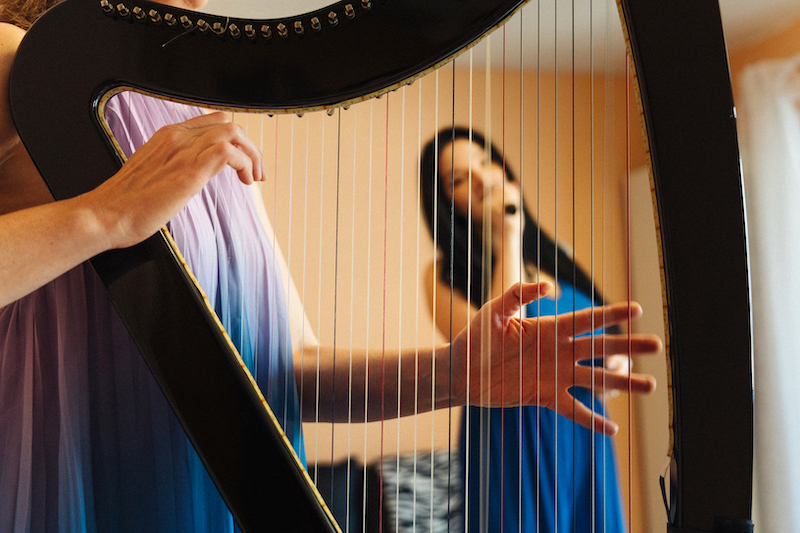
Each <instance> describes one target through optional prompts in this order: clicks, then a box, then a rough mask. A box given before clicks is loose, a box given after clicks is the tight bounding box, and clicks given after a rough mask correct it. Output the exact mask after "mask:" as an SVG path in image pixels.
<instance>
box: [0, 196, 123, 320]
mask: <svg viewBox="0 0 800 533" xmlns="http://www.w3.org/2000/svg"><path fill="white" fill-rule="evenodd" d="M107 243H108V241H107V240H106V236H105V230H104V228H103V226H102V225H101V224H100V222H99V220H98V217H97V216H96V214H95V213H94V212H93V210H92V209H90V208H89V202H88V201H87V197H86V195H82V196H79V197H76V198H73V199H70V200H65V201H61V202H53V203H49V204H45V205H40V206H37V207H32V208H29V209H23V210H20V211H15V212H13V213H8V214H6V215H2V216H0V307H3V306H5V305H8V304H9V303H11V302H13V301H15V300H17V299H19V298H21V297H23V296H25V295H26V294H28V293H30V292H32V291H34V290H36V289H38V288H39V287H41V286H42V285H44V284H46V283H48V282H49V281H51V280H53V279H55V278H56V277H58V276H60V275H61V274H63V273H64V272H66V271H68V270H70V269H71V268H73V267H75V266H77V265H78V264H80V263H82V262H83V261H85V260H87V259H89V258H90V257H93V256H95V255H97V254H98V253H100V252H103V251H105V250H106V249H107V248H108V244H107Z"/></svg>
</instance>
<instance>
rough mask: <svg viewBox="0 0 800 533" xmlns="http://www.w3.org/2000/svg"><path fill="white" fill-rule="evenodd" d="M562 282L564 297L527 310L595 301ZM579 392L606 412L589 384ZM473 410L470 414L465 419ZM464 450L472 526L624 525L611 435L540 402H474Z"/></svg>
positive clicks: (617, 529)
mask: <svg viewBox="0 0 800 533" xmlns="http://www.w3.org/2000/svg"><path fill="white" fill-rule="evenodd" d="M591 303H592V302H591V300H590V299H589V297H588V296H587V295H586V294H584V293H582V292H580V291H574V290H573V288H572V287H571V286H570V285H563V286H562V290H561V294H560V295H559V298H558V300H557V301H556V300H553V299H552V298H542V299H541V300H539V301H538V302H533V303H531V304H529V305H528V308H527V314H528V316H537V313H538V314H539V315H541V316H547V315H553V314H556V311H558V313H567V312H570V311H572V310H573V309H583V308H586V307H589V306H590V305H591ZM574 395H575V397H576V398H577V399H578V400H579V401H581V402H583V403H584V404H585V405H587V406H590V407H591V408H593V409H594V410H595V411H596V412H598V413H600V414H603V404H602V402H601V401H600V400H598V399H597V398H594V397H593V395H592V393H591V392H590V391H588V390H586V389H583V388H577V389H575V391H574ZM467 418H468V419H469V422H468V424H467ZM462 422H463V423H462V431H461V445H460V453H461V459H462V464H465V465H468V468H465V469H464V474H465V479H464V480H465V481H466V485H465V487H466V488H465V498H466V519H467V523H468V525H469V528H468V529H467V531H469V532H470V533H479V532H480V533H500V532H504V533H512V532H514V533H518V532H526V533H575V532H579V533H582V532H587V533H624V532H625V531H626V527H625V518H624V515H623V509H622V501H621V495H620V486H619V475H618V472H617V458H616V450H615V446H614V444H613V440H612V439H610V438H609V437H604V436H603V435H600V434H599V433H594V432H592V431H591V430H589V429H587V428H585V427H583V426H579V425H577V424H574V423H573V422H572V421H570V420H568V419H567V418H565V417H563V416H561V415H557V414H555V413H554V412H553V411H551V410H549V409H545V408H540V407H522V408H508V409H483V408H477V407H470V408H468V409H466V410H465V418H464V420H463V421H462Z"/></svg>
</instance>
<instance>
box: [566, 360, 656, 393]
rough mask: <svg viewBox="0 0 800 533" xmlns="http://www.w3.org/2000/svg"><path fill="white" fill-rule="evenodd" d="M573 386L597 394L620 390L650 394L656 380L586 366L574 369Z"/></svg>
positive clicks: (639, 375) (648, 376) (643, 375)
mask: <svg viewBox="0 0 800 533" xmlns="http://www.w3.org/2000/svg"><path fill="white" fill-rule="evenodd" d="M575 385H579V386H581V387H584V388H586V389H591V388H592V387H594V390H596V391H599V392H608V391H612V390H621V391H627V390H630V391H631V392H643V393H650V392H653V391H654V390H655V389H656V379H655V378H654V377H653V376H651V375H649V374H637V373H631V374H630V375H624V374H619V373H616V372H611V371H608V370H606V369H605V368H600V367H595V368H591V367H588V366H576V367H575Z"/></svg>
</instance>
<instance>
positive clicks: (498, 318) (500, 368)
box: [294, 282, 661, 434]
mask: <svg viewBox="0 0 800 533" xmlns="http://www.w3.org/2000/svg"><path fill="white" fill-rule="evenodd" d="M551 288H552V285H550V284H549V283H546V282H545V283H542V284H527V285H520V284H517V285H514V286H513V287H512V288H511V289H509V290H508V291H506V292H505V293H504V294H502V295H501V296H500V297H498V298H495V299H494V300H492V301H490V302H488V303H487V304H486V305H484V306H483V307H482V308H481V310H480V311H479V313H478V314H477V315H476V316H475V317H474V318H473V319H472V321H471V322H470V327H469V328H467V329H465V330H463V331H461V332H460V333H459V334H458V335H457V336H456V337H455V338H454V340H453V342H452V343H450V344H446V345H441V346H436V347H429V348H423V349H419V350H414V349H410V350H399V351H393V352H386V353H381V352H380V351H370V352H366V351H364V350H354V351H353V352H352V356H351V351H350V349H348V348H337V350H336V353H335V354H334V351H333V349H332V348H330V347H319V358H317V348H318V347H317V346H316V345H306V346H305V347H304V348H303V349H302V350H300V351H298V352H295V354H294V357H295V375H296V377H297V378H298V380H299V381H300V380H301V379H302V383H301V385H302V386H301V390H303V391H304V394H303V405H304V413H303V415H304V417H305V418H306V419H307V420H313V419H315V415H316V413H317V409H318V410H319V418H320V420H324V421H333V422H347V421H364V420H365V419H366V420H367V421H370V420H381V419H385V418H392V417H394V416H397V413H398V412H399V413H400V416H405V415H407V414H412V413H415V412H425V411H429V410H432V409H438V408H442V407H448V406H458V405H465V404H469V405H479V406H486V407H505V406H517V405H520V398H522V405H541V406H544V407H551V406H554V405H559V406H563V405H569V406H570V409H569V410H563V409H561V410H560V411H563V412H561V414H563V415H564V416H567V417H569V418H574V419H575V421H576V422H578V423H580V424H582V425H584V426H587V427H592V428H594V429H595V430H597V431H600V432H603V433H605V434H614V433H616V431H617V429H618V427H617V426H616V424H614V423H613V422H611V421H609V420H607V419H605V418H603V417H602V416H600V415H598V414H597V413H592V412H591V411H590V410H589V409H588V408H586V409H581V408H580V406H579V407H578V408H577V409H576V410H575V411H574V412H573V410H572V407H571V406H572V403H573V402H572V401H571V398H572V396H571V395H570V393H569V389H570V388H571V387H573V386H574V385H579V386H591V384H592V383H593V382H594V383H600V382H602V381H604V382H605V387H606V388H607V389H620V388H625V389H627V387H628V386H629V382H628V379H627V377H623V376H616V375H613V374H612V373H609V372H608V371H606V370H604V369H602V368H587V367H583V366H581V365H579V364H578V363H579V362H580V361H583V360H586V359H590V358H592V357H593V356H594V353H595V351H596V349H597V347H598V345H600V344H603V345H604V346H605V347H606V350H607V351H608V352H614V353H625V352H626V351H627V350H628V346H629V345H628V342H629V339H628V336H627V335H624V336H620V335H599V336H594V337H587V338H573V337H572V336H571V335H572V332H573V331H575V332H576V333H577V334H580V333H583V332H585V331H588V329H590V328H591V327H592V326H595V327H596V326H597V325H603V324H604V325H610V324H614V323H617V322H620V321H622V320H625V319H626V318H627V317H628V314H629V312H630V313H631V314H632V315H633V316H634V317H636V316H638V315H640V314H641V308H640V307H639V306H638V305H637V304H631V305H628V304H622V305H616V306H609V307H600V308H594V309H586V310H583V311H578V312H576V313H566V314H563V315H559V316H557V317H543V318H541V319H534V318H531V319H527V318H520V317H519V310H520V302H522V303H523V304H525V303H528V302H530V301H532V300H533V299H535V298H538V297H539V296H540V294H544V293H546V292H547V291H548V290H550V289H551ZM573 324H574V327H573ZM630 346H631V351H632V353H642V354H644V353H654V352H657V351H658V350H659V349H660V347H661V344H660V341H659V339H658V338H657V337H655V336H652V335H634V336H632V337H631V341H630ZM556 353H558V354H560V355H559V357H558V358H557V357H556V356H555V355H556ZM565 355H571V356H572V357H565ZM334 356H335V358H334ZM520 358H522V362H523V365H520ZM334 360H335V361H336V363H335V365H334ZM301 365H302V366H303V367H304V372H302V374H301V373H300V372H298V368H299V367H300V366H301ZM521 366H522V367H524V369H525V370H524V374H520V370H519V369H520V368H521ZM317 369H318V370H319V372H318V373H317ZM398 369H399V371H398ZM537 369H538V371H537ZM556 369H557V370H556ZM573 370H574V372H573ZM487 371H488V372H487ZM487 375H489V376H491V381H489V382H487V381H486V380H485V377H482V376H487ZM573 375H574V376H575V381H573ZM301 376H302V378H301ZM317 376H319V386H320V394H319V402H317V397H316V386H317ZM535 376H540V379H539V380H538V384H537V380H536V379H535ZM523 377H524V379H523ZM556 378H558V381H557V382H556V381H555V380H556ZM630 387H631V389H632V390H633V391H634V392H649V391H651V390H653V389H654V387H655V381H654V380H653V378H652V377H651V376H645V375H637V374H633V375H631V377H630ZM398 393H399V394H398ZM398 398H399V402H400V404H399V406H398V404H397V400H398ZM398 407H399V409H398ZM365 413H366V417H365Z"/></svg>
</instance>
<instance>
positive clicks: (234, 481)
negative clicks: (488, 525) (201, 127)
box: [10, 0, 753, 533]
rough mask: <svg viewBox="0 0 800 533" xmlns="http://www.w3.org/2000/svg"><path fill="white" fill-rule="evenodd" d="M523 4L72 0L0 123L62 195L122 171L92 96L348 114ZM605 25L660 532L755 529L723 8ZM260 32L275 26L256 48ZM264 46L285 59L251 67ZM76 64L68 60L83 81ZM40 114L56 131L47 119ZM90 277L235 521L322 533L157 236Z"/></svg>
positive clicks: (629, 17)
mask: <svg viewBox="0 0 800 533" xmlns="http://www.w3.org/2000/svg"><path fill="white" fill-rule="evenodd" d="M520 3H521V2H518V1H511V0H508V1H504V0H501V1H497V2H491V3H486V2H481V1H474V0H441V1H438V2H427V1H423V0H383V1H373V2H370V1H369V0H364V1H362V2H352V3H349V2H347V1H345V2H340V3H338V4H335V5H334V6H332V7H331V8H329V9H325V10H321V11H319V12H315V13H310V14H308V15H303V16H299V17H295V18H292V19H291V20H275V21H269V22H265V21H248V20H241V19H226V18H222V17H216V16H211V15H201V14H198V13H193V12H184V11H181V10H179V9H173V8H170V9H166V8H165V7H164V6H162V5H160V4H155V3H152V2H147V1H146V0H132V1H129V2H124V3H116V4H114V3H110V2H107V1H104V0H68V1H66V2H64V3H63V4H60V5H59V6H57V7H56V8H54V9H53V10H51V11H50V12H48V13H47V14H46V15H45V16H44V17H43V18H42V19H41V20H40V21H39V22H38V23H37V24H36V25H35V26H34V27H33V28H32V29H31V31H30V32H29V34H28V36H27V37H26V39H25V40H24V42H23V43H22V45H21V47H20V49H19V52H18V55H17V59H16V61H15V65H14V69H13V72H12V79H11V87H10V92H11V100H12V111H13V114H14V120H15V122H16V124H17V127H18V130H19V132H20V136H21V137H22V139H23V141H24V143H25V145H26V147H27V149H28V151H29V152H30V154H31V156H32V157H33V159H34V161H35V163H36V165H37V167H38V168H39V171H40V172H41V174H42V176H43V177H44V178H45V180H46V181H47V184H48V186H49V187H50V189H51V191H52V192H53V195H54V196H55V197H56V198H57V199H63V198H69V197H72V196H75V195H77V194H80V193H82V192H85V191H87V190H90V189H92V188H93V187H95V186H97V185H98V184H99V183H101V182H102V181H103V180H104V179H106V178H107V177H108V176H110V175H112V174H113V173H114V172H115V171H116V169H117V168H118V166H119V165H120V158H119V156H117V155H116V154H114V153H113V151H112V150H111V149H110V148H111V146H110V142H109V140H108V138H107V137H106V136H105V135H104V133H103V130H102V127H101V126H100V123H99V119H98V107H99V106H101V105H102V102H103V98H104V96H105V95H106V94H108V93H110V92H113V91H115V90H117V89H118V88H120V87H132V88H134V89H138V90H142V91H147V92H152V93H155V94H158V95H161V96H164V97H168V98H174V99H179V100H186V101H192V102H196V103H199V104H203V105H209V106H216V107H225V108H261V109H270V110H278V111H291V112H301V111H304V110H310V109H319V108H328V107H332V106H337V105H343V104H345V103H348V102H355V101H359V100H361V99H365V98H368V97H370V96H375V95H378V94H381V93H383V92H386V91H388V90H391V89H393V88H396V87H398V86H400V85H402V84H404V83H407V82H409V81H410V80H413V79H414V78H415V77H417V76H419V75H420V74H421V73H423V72H425V71H427V70H429V69H431V68H433V67H435V66H437V65H439V64H442V63H443V62H444V61H446V60H447V58H449V57H451V56H452V55H453V54H454V53H456V52H457V51H459V50H461V49H462V48H464V47H465V46H469V44H470V43H472V42H473V41H474V40H475V39H477V38H479V37H480V36H482V35H483V34H484V33H485V32H486V31H488V30H489V29H491V28H493V27H495V26H496V25H498V24H500V23H501V22H502V21H503V20H504V19H505V18H507V17H508V16H509V15H511V14H512V13H513V12H514V11H515V10H516V9H517V8H518V7H519V4H520ZM620 12H621V14H622V18H623V21H624V27H625V28H626V31H627V36H628V40H629V44H630V48H631V51H632V57H633V59H634V62H635V68H636V74H637V78H638V89H639V92H640V96H641V104H642V110H643V116H644V121H645V127H646V130H647V139H648V147H649V154H650V164H651V169H652V173H653V178H654V182H655V191H656V199H657V206H658V216H659V221H660V224H659V225H660V228H661V229H660V236H661V245H662V256H663V266H664V274H663V276H664V285H665V291H666V292H665V294H666V297H665V301H666V307H667V315H668V339H667V344H668V346H669V356H670V364H671V372H672V383H673V395H672V396H673V398H672V400H673V408H674V411H673V426H674V444H673V449H672V465H671V472H670V495H669V502H668V509H669V519H668V526H667V529H668V531H670V532H676V533H677V532H687V533H688V532H700V531H706V532H710V531H714V532H729V531H730V532H734V531H736V532H738V531H750V530H751V528H752V524H750V505H751V504H750V502H751V464H752V394H753V391H752V377H751V359H750V357H751V355H750V346H751V340H750V308H749V295H748V293H749V288H748V276H747V256H746V243H745V223H744V215H743V200H742V188H741V177H740V173H739V158H738V150H737V143H736V131H735V108H734V106H733V101H732V95H731V89H730V80H729V74H728V70H727V61H726V51H725V46H724V39H723V34H722V28H721V23H720V20H719V12H718V6H717V5H716V3H715V2H671V3H670V2H666V3H665V2H658V1H653V0H646V1H645V0H642V1H633V0H622V1H621V2H620ZM330 13H333V14H334V19H335V21H336V26H335V28H333V20H332V19H330V18H329V14H330ZM168 15H169V16H168ZM262 26H269V28H270V29H271V31H273V32H275V35H273V36H272V40H271V41H270V44H268V45H267V44H265V43H266V40H267V32H268V31H269V30H267V29H262ZM184 34H185V35H184ZM301 34H302V35H301ZM180 35H182V37H180V38H178V39H175V40H173V41H171V39H173V38H174V37H177V36H180ZM167 41H171V42H170V44H169V45H168V46H162V45H163V44H164V43H165V42H167ZM409 43H415V46H410V45H409ZM267 46H271V47H273V48H278V47H280V50H281V53H280V54H272V53H266V52H265V49H266V47H267ZM332 51H335V53H331V52H332ZM365 51H366V52H367V53H365ZM75 58H81V60H82V61H83V66H82V68H81V69H80V70H81V74H80V75H75V73H76V72H77V70H78V69H76V68H75ZM208 58H215V59H214V60H211V61H209V60H208ZM355 58H357V59H355ZM298 65H303V68H302V69H300V70H298V69H297V66H298ZM256 87H257V88H258V90H254V88H256ZM53 116H58V117H59V120H58V121H54V122H51V121H50V117H53ZM44 123H49V127H48V128H42V127H41V124H44ZM76 161H80V164H76V163H75V162H76ZM92 264H93V266H94V268H95V270H96V271H97V272H98V274H99V276H100V278H101V279H102V281H103V283H104V284H105V285H106V287H107V288H108V290H109V293H110V295H111V297H112V299H113V301H114V303H115V306H116V307H117V309H118V311H119V313H120V315H121V316H122V317H123V320H124V321H125V322H126V325H127V326H128V328H129V330H130V331H131V333H132V336H133V337H134V339H135V340H136V342H137V344H138V346H139V347H140V350H141V351H142V353H143V354H144V355H145V357H146V359H147V361H148V364H149V365H150V367H151V369H152V371H153V373H154V375H155V376H156V377H157V379H158V381H159V383H160V385H161V386H162V388H163V389H164V392H165V394H166V396H167V397H168V399H169V400H170V402H171V404H172V405H173V407H174V409H175V411H176V412H177V413H178V415H179V418H180V419H181V422H182V423H183V424H184V426H185V428H186V430H187V433H188V435H189V436H190V439H191V440H192V442H193V444H194V445H195V447H196V449H197V450H198V452H199V454H200V456H201V457H202V459H203V461H204V463H205V465H206V467H207V469H208V470H209V472H210V474H211V476H212V478H213V479H214V481H215V483H216V484H217V486H218V487H219V489H220V492H221V493H222V494H223V497H224V499H225V501H226V503H227V504H228V506H229V508H230V509H231V511H232V513H233V515H234V516H235V518H236V520H237V522H238V524H239V525H240V527H241V528H242V529H243V530H245V531H268V530H272V529H278V530H289V531H291V530H296V531H335V530H336V527H337V526H336V524H335V520H334V519H333V518H332V516H331V514H330V513H329V512H328V511H327V509H326V508H325V505H324V503H323V502H322V500H321V499H320V498H319V497H318V495H317V494H316V491H315V489H314V487H313V485H312V484H311V483H310V481H309V479H308V476H307V475H306V474H305V472H304V470H303V468H302V466H301V465H300V463H299V462H298V460H297V457H296V456H295V455H294V453H293V452H292V450H291V448H290V446H289V445H288V443H287V441H286V440H285V438H284V437H283V435H282V434H281V432H280V430H279V428H278V425H277V422H276V420H275V418H274V416H272V415H271V413H270V411H269V409H268V407H266V406H265V403H264V402H263V400H262V398H260V397H259V394H258V392H257V391H256V390H255V389H254V388H253V387H252V385H251V382H250V378H249V377H248V375H247V374H246V373H245V372H244V371H243V370H242V369H241V366H240V364H239V362H238V360H237V358H236V356H235V353H234V350H232V347H231V344H230V342H229V341H228V340H227V339H226V337H225V333H224V331H222V330H221V329H220V327H219V326H218V325H217V323H216V322H215V320H214V318H213V316H212V313H211V312H210V311H209V310H208V309H207V307H206V305H205V304H204V303H203V299H202V295H201V293H200V291H199V290H198V289H197V287H196V285H195V284H194V283H193V282H192V280H191V276H190V275H189V274H188V273H187V272H186V271H185V270H184V269H183V267H182V266H181V264H180V262H179V260H178V259H177V256H176V254H175V252H174V250H173V248H172V246H171V245H170V244H169V241H168V238H167V237H166V236H165V235H164V234H163V233H162V234H159V235H156V236H154V237H152V238H151V239H149V240H147V241H145V242H144V243H142V244H140V245H138V246H136V247H133V248H131V249H127V250H119V251H114V252H108V253H106V254H103V255H101V256H99V257H96V258H94V259H93V260H92ZM165 295H166V296H165ZM178 311H180V312H178ZM175 317H180V319H179V320H180V323H175ZM710 333H713V334H710ZM187 352H191V353H192V354H193V357H195V360H196V361H197V362H196V363H195V366H196V368H198V369H202V371H199V372H197V373H196V374H195V375H194V379H193V380H192V381H191V382H187V381H186V380H185V379H184V375H183V371H184V368H185V365H184V364H183V363H182V361H181V354H185V353H187ZM197 358H199V361H198V359H197ZM709 376H714V378H713V379H711V380H709ZM210 389H213V390H216V391H219V393H218V395H217V396H216V397H215V401H213V402H208V401H205V395H206V392H205V391H206V390H210ZM198 405H199V406H201V408H200V409H198V408H197V406H198ZM234 414H235V416H232V415H234ZM276 458H279V459H276ZM276 480H280V481H279V482H276Z"/></svg>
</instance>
